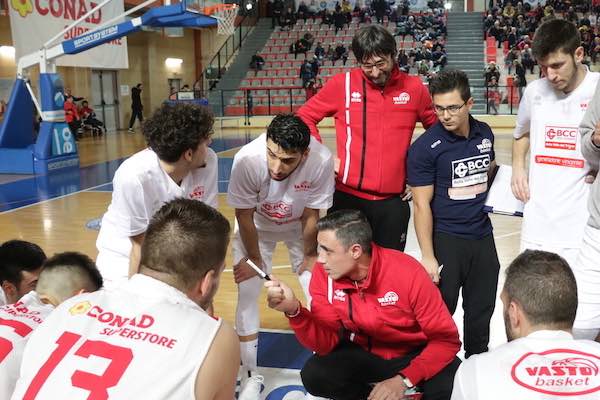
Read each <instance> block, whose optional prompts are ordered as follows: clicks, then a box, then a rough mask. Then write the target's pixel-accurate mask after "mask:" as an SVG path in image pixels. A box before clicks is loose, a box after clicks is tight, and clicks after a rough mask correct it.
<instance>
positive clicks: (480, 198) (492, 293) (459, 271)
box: [408, 71, 500, 357]
mask: <svg viewBox="0 0 600 400" xmlns="http://www.w3.org/2000/svg"><path fill="white" fill-rule="evenodd" d="M429 90H430V91H431V95H432V96H433V107H434V110H435V112H436V113H437V115H438V118H439V119H440V123H438V124H436V125H434V126H433V127H431V128H429V129H428V130H427V131H426V132H425V133H424V134H423V135H422V136H421V137H419V138H418V139H417V140H416V141H415V142H414V143H413V145H412V146H411V148H410V150H409V152H408V184H409V185H411V186H412V191H413V196H414V207H415V209H414V224H415V231H416V233H417V239H418V240H419V246H420V247H421V253H422V260H421V263H422V264H423V266H424V267H425V269H426V270H427V272H428V273H429V276H430V277H431V279H432V280H433V281H434V282H435V283H437V284H438V285H439V289H440V292H441V294H442V298H443V299H444V302H445V303H446V306H448V309H449V310H450V313H452V314H453V313H454V311H455V310H456V305H457V303H458V295H459V291H460V289H461V287H462V295H463V309H464V312H465V314H464V315H465V316H464V345H465V357H469V356H470V355H472V354H478V353H483V352H485V351H487V349H488V347H487V346H488V342H489V336H490V319H491V317H492V314H493V312H494V306H495V304H496V288H497V285H498V272H499V270H500V263H499V262H498V254H497V253H496V245H495V243H494V236H493V235H492V223H491V221H490V218H489V217H488V215H487V214H486V213H485V212H484V211H483V206H484V203H485V198H486V196H487V192H488V180H489V178H490V175H491V172H492V171H493V170H494V168H495V161H494V158H495V154H494V135H493V133H492V131H491V129H490V127H489V126H488V125H487V124H486V123H484V122H480V121H477V120H476V119H474V118H473V117H472V116H471V115H470V110H471V107H473V98H472V97H471V90H470V88H469V80H468V78H467V75H466V74H465V73H464V72H462V71H443V72H441V73H440V74H438V75H437V76H436V77H435V78H434V79H433V80H432V81H431V82H430V83H429Z"/></svg>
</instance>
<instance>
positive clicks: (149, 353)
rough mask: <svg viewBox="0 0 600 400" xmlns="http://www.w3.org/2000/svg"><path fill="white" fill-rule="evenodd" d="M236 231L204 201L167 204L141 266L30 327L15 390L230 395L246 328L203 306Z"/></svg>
mask: <svg viewBox="0 0 600 400" xmlns="http://www.w3.org/2000/svg"><path fill="white" fill-rule="evenodd" d="M229 233H230V228H229V223H228V222H227V220H226V219H225V217H223V216H222V215H221V214H220V213H219V212H218V211H216V210H215V209H213V208H212V207H209V206H207V205H205V204H204V203H202V202H199V201H194V200H190V199H181V198H180V199H175V200H173V201H171V202H169V203H167V204H165V205H164V206H163V207H162V208H160V210H159V211H158V212H157V213H156V214H155V216H154V217H153V218H152V220H151V222H150V224H149V226H148V229H147V231H146V237H145V240H144V243H143V244H142V252H141V263H140V269H139V273H137V274H135V275H134V276H132V277H131V278H130V279H129V280H128V281H126V282H124V283H123V284H122V285H121V286H120V287H119V288H118V289H117V288H115V289H112V290H111V289H106V290H101V291H98V292H95V293H89V294H84V295H81V296H78V297H77V298H74V299H70V300H67V301H65V302H64V303H63V304H61V305H60V306H58V307H57V308H56V310H55V311H54V312H53V313H52V314H50V316H48V318H47V319H46V321H44V324H42V325H41V326H40V327H39V328H38V329H37V330H36V331H35V332H34V333H33V334H32V335H31V338H30V340H29V343H28V344H27V347H26V348H25V353H24V356H23V364H22V367H21V376H20V378H19V381H18V382H17V387H16V390H15V393H14V394H13V398H14V399H23V398H35V399H38V400H43V399H56V398H57V395H58V394H59V397H60V398H63V399H84V398H88V399H100V398H103V399H145V400H151V399H156V400H159V399H160V400H164V399H169V400H178V399H181V400H183V399H197V400H213V399H215V400H231V399H232V398H233V395H234V388H235V375H236V373H237V370H238V367H239V364H240V358H239V345H238V340H237V336H236V335H235V332H234V331H233V328H231V327H230V326H228V325H227V324H226V323H224V322H223V321H222V320H221V319H215V318H212V317H210V316H209V315H208V314H207V313H206V312H205V311H204V308H205V307H207V306H208V304H209V303H210V302H211V301H212V298H213V297H214V295H215V293H216V291H217V288H218V286H219V279H220V276H221V272H222V270H223V266H224V259H225V252H226V249H227V245H228V242H229Z"/></svg>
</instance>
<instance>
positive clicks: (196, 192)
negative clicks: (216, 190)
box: [190, 186, 204, 200]
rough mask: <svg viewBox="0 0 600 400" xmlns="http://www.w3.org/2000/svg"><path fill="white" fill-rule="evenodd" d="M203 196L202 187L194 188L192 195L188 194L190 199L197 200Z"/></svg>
mask: <svg viewBox="0 0 600 400" xmlns="http://www.w3.org/2000/svg"><path fill="white" fill-rule="evenodd" d="M203 196H204V186H196V187H195V188H194V190H192V193H190V199H194V200H199V199H201V198H202V197H203Z"/></svg>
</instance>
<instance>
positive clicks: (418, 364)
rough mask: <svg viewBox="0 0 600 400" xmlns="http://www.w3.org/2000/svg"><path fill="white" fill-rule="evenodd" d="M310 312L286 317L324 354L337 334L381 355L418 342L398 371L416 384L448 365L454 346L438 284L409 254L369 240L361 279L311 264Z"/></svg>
mask: <svg viewBox="0 0 600 400" xmlns="http://www.w3.org/2000/svg"><path fill="white" fill-rule="evenodd" d="M310 294H311V295H312V302H311V311H309V310H307V309H306V308H302V309H301V311H300V314H299V315H298V316H296V317H292V318H289V321H290V325H291V327H292V328H293V329H294V332H295V334H296V337H297V338H298V340H299V341H300V342H301V343H302V344H303V345H304V346H306V347H307V348H309V349H311V350H313V351H315V352H317V353H318V354H321V355H324V354H327V353H329V352H331V351H332V350H333V349H334V348H335V347H336V346H337V345H338V343H339V342H340V340H341V339H342V338H345V339H347V340H351V341H353V342H355V343H357V344H359V345H360V346H361V347H363V348H364V349H365V350H368V351H370V352H372V353H373V354H376V355H378V356H380V357H382V358H384V359H392V358H396V357H401V356H403V355H405V354H407V353H409V352H410V351H412V350H415V349H417V348H421V347H423V346H424V348H423V351H422V352H421V354H420V355H418V356H417V357H415V358H414V359H413V360H412V361H411V363H410V364H409V365H408V366H407V367H406V368H405V369H403V370H401V371H398V372H401V373H402V374H403V375H404V376H406V377H408V378H409V379H410V380H411V382H413V383H414V384H418V383H419V382H421V381H422V380H427V379H430V378H431V377H433V376H434V375H436V374H437V373H438V372H439V371H441V370H442V369H443V368H444V367H445V366H446V365H448V364H450V362H452V360H453V359H454V357H455V356H456V353H457V352H458V351H459V350H460V340H459V339H458V330H457V328H456V325H455V324H454V320H452V317H451V316H450V313H449V312H448V309H447V308H446V305H445V304H444V301H443V300H442V296H441V295H440V292H439V290H438V288H437V287H436V286H435V285H434V284H433V282H432V281H431V278H430V277H429V275H427V273H426V272H425V269H424V268H423V267H422V266H421V264H419V262H418V261H416V260H415V259H414V258H412V257H410V256H408V255H406V254H404V253H401V252H399V251H396V250H391V249H385V248H383V247H379V246H377V245H375V244H373V254H372V259H371V265H370V266H369V273H368V275H367V278H366V279H365V280H364V281H363V282H362V283H358V284H357V283H355V282H354V281H352V280H350V279H348V278H342V279H339V280H337V281H334V280H332V279H331V278H329V277H328V275H327V273H326V272H325V270H324V269H323V265H322V264H319V263H317V264H316V265H315V268H314V269H313V272H312V279H311V281H310Z"/></svg>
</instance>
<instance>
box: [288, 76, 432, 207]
mask: <svg viewBox="0 0 600 400" xmlns="http://www.w3.org/2000/svg"><path fill="white" fill-rule="evenodd" d="M298 116H300V118H302V120H303V121H304V122H305V123H306V124H307V125H308V126H309V127H310V130H311V133H312V135H313V136H315V137H316V138H317V139H319V140H321V137H320V135H319V131H318V129H317V124H318V123H319V121H321V120H322V119H323V118H325V117H330V116H333V117H334V118H335V129H336V139H337V140H336V141H337V157H338V158H339V160H340V168H339V171H338V174H337V178H336V179H337V185H336V187H337V189H338V190H341V191H344V192H347V193H350V194H353V195H355V196H358V197H361V198H365V199H370V200H378V199H382V198H386V197H390V196H393V195H397V194H400V193H403V192H404V190H405V183H406V153H407V151H408V147H409V146H410V142H411V139H412V135H413V131H414V129H415V124H416V123H417V121H420V122H421V123H422V124H423V125H424V126H425V128H429V127H430V126H431V125H433V124H434V123H436V122H437V117H436V116H435V113H434V112H433V108H432V104H431V96H430V95H429V92H428V90H427V88H426V87H425V86H424V85H423V83H422V82H421V79H420V78H419V77H416V76H410V75H408V74H406V73H404V72H401V71H400V70H399V69H398V68H397V67H395V68H394V69H393V70H392V74H391V76H390V78H389V80H388V82H387V83H386V85H385V87H384V88H383V90H382V88H380V87H379V86H377V85H375V84H373V83H372V82H371V81H370V80H369V79H368V78H367V77H366V76H365V75H364V73H363V72H362V70H361V69H360V68H355V69H353V70H351V71H349V72H346V73H343V74H338V75H336V76H334V77H333V78H332V79H331V80H330V81H329V82H327V84H326V85H325V86H324V87H323V89H321V90H320V91H319V92H318V93H317V94H316V95H315V96H313V97H312V98H311V99H310V100H309V101H307V102H306V104H305V105H304V106H302V107H301V108H300V109H299V110H298Z"/></svg>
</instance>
